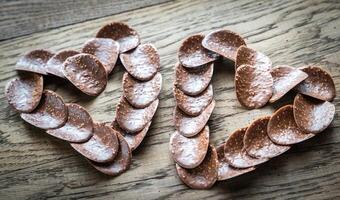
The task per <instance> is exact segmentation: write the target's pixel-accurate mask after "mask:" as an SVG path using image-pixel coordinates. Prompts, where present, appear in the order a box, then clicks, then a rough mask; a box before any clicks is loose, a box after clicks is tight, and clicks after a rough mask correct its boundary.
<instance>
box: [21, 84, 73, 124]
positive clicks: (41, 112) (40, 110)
mask: <svg viewBox="0 0 340 200" xmlns="http://www.w3.org/2000/svg"><path fill="white" fill-rule="evenodd" d="M67 116H68V111H67V107H66V105H65V104H64V101H63V99H62V98H61V97H60V96H59V95H58V94H56V93H54V92H52V91H49V90H45V91H44V92H43V95H42V97H41V100H40V103H39V105H38V106H37V107H36V108H35V109H34V110H33V111H32V112H31V113H21V114H20V117H21V118H22V119H23V120H25V121H26V122H28V123H30V124H32V125H33V126H36V127H38V128H41V129H53V128H59V127H61V126H63V125H64V124H65V123H66V121H67Z"/></svg>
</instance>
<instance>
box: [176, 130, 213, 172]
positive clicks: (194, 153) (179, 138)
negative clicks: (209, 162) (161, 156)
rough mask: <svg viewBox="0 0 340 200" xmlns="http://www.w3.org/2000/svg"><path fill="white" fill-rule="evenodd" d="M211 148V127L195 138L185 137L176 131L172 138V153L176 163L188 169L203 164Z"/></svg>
mask: <svg viewBox="0 0 340 200" xmlns="http://www.w3.org/2000/svg"><path fill="white" fill-rule="evenodd" d="M208 146H209V127H208V126H205V127H204V129H203V130H202V131H201V132H199V133H198V134H197V135H195V136H193V137H190V138H188V137H184V136H183V135H181V134H180V133H179V132H178V131H175V132H174V133H173V134H172V135H171V137H170V152H171V154H172V158H173V159H174V161H175V162H176V163H177V164H178V165H180V166H181V167H184V168H186V169H192V168H195V167H197V166H198V165H199V164H201V163H202V161H203V160H204V157H205V155H206V153H207V150H208Z"/></svg>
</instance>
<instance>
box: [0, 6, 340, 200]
mask: <svg viewBox="0 0 340 200" xmlns="http://www.w3.org/2000/svg"><path fill="white" fill-rule="evenodd" d="M1 4H9V2H6V1H5V3H4V2H1ZM98 6H99V5H98ZM88 7H89V6H88ZM137 7H138V6H137ZM93 8H94V11H95V10H96V5H93ZM11 9H15V6H13V7H11ZM20 9H21V10H22V8H20ZM88 12H89V13H86V15H88V16H94V15H95V14H94V13H91V12H92V11H90V10H89V11H88ZM113 13H114V12H113ZM3 14H4V13H2V11H1V15H3ZM107 14H109V12H106V14H104V15H107ZM71 16H72V15H71ZM63 17H64V18H65V19H66V18H67V17H68V16H67V15H65V16H63ZM78 17H79V16H78ZM96 17H100V15H96ZM90 18H91V17H90ZM44 20H47V22H48V24H53V23H54V22H53V21H51V20H52V19H49V18H45V19H44ZM70 20H71V19H70ZM114 20H118V21H123V22H127V23H128V24H130V25H131V26H132V27H134V28H135V29H136V30H137V31H138V32H139V34H140V35H141V38H142V41H143V42H151V43H153V44H155V46H156V47H157V48H158V50H159V53H160V55H161V64H162V68H161V73H162V74H163V90H162V92H161V95H160V107H159V109H158V112H157V114H156V116H155V118H154V122H153V124H152V126H151V129H150V131H149V133H148V135H147V137H146V139H145V141H144V142H143V144H142V146H141V147H140V148H139V150H137V151H136V152H134V156H133V164H132V166H131V169H130V170H129V171H127V172H126V173H124V174H122V175H120V176H118V177H115V178H112V177H107V176H104V175H102V174H100V173H99V172H97V171H96V170H95V169H93V168H92V167H91V166H90V165H88V163H87V162H86V161H85V159H84V158H82V157H81V156H79V155H78V154H77V153H76V152H75V151H73V150H72V148H71V147H70V146H69V145H68V144H67V143H65V142H63V141H60V140H58V139H55V138H52V137H51V136H48V135H47V134H45V133H44V132H43V131H41V130H39V129H37V128H34V127H32V126H30V125H28V124H26V123H24V122H23V121H22V120H21V119H20V117H19V115H18V114H17V113H16V112H14V111H13V110H12V109H11V108H10V107H9V105H8V104H7V103H6V100H5V97H4V93H3V89H4V86H5V84H6V82H7V81H8V80H10V79H11V78H13V77H15V76H16V72H15V71H14V70H13V67H14V64H15V62H16V61H17V60H18V58H19V56H20V55H22V54H23V53H25V52H27V51H29V50H32V49H35V48H48V49H51V50H53V51H58V50H61V49H69V48H72V49H79V48H80V47H81V45H82V44H83V43H84V41H86V40H87V39H88V38H90V37H93V36H94V35H95V32H96V31H97V30H98V29H99V28H100V27H101V26H103V25H104V24H105V23H108V22H111V21H114ZM20 21H21V20H20ZM9 22H10V23H11V25H8V23H9ZM21 22H22V21H21ZM21 22H20V23H21ZM30 22H31V23H32V26H37V25H36V24H34V19H33V21H30ZM75 22H77V20H75ZM1 23H2V24H6V23H7V25H8V26H10V27H12V28H11V29H9V30H11V31H14V32H9V33H8V32H6V30H5V29H6V27H4V26H0V27H1V32H2V33H1V35H2V34H3V33H4V32H6V34H5V36H3V35H2V36H1V37H2V38H7V37H8V34H9V35H13V36H18V35H22V34H26V33H30V32H32V31H36V29H30V28H29V29H26V30H23V29H16V28H13V27H15V23H16V21H15V20H14V21H11V20H10V19H6V18H3V19H2V20H1ZM60 25H62V23H59V24H58V26H60ZM51 27H53V26H51ZM222 27H225V28H229V29H231V30H233V31H236V32H238V33H240V34H241V35H242V36H244V37H245V38H246V41H247V42H248V44H249V46H251V47H253V48H256V49H258V50H260V51H262V52H264V53H266V54H267V55H268V56H270V57H271V58H272V61H273V63H274V64H275V65H278V64H290V65H293V66H296V67H299V66H303V65H305V64H311V63H316V64H322V65H324V66H325V67H326V69H327V70H328V71H329V72H330V73H331V74H332V76H333V78H334V81H335V84H336V87H337V93H338V94H340V89H339V88H340V2H339V1H337V0H334V1H326V0H320V1H305V0H297V1H288V0H287V1H273V2H270V1H265V0H263V1H251V0H241V1H231V0H230V1H222V0H215V1H211V0H203V1H190V0H186V1H175V2H168V3H164V4H159V5H154V6H150V7H145V8H141V9H137V10H133V11H127V12H123V13H120V14H116V15H112V16H108V17H104V18H100V19H96V20H88V21H85V22H82V23H75V24H72V25H67V26H62V27H59V28H55V29H51V30H45V31H42V32H38V33H33V34H30V35H26V36H22V37H17V38H13V39H8V40H3V41H1V42H0V52H1V53H0V62H1V67H0V79H1V82H0V88H1V93H0V98H1V101H0V102H1V104H0V143H1V145H0V199H47V198H48V199H70V198H74V199H80V198H86V199H91V198H93V199H112V198H114V199H163V198H171V199H204V198H212V199H229V198H231V199H273V198H276V199H336V198H340V133H339V132H340V119H339V114H338V113H339V109H340V105H339V102H340V101H339V100H340V99H339V97H337V98H336V99H335V100H334V103H335V104H336V116H335V119H334V122H333V123H332V125H331V127H330V128H328V129H327V130H326V131H324V132H323V133H321V134H320V135H318V136H317V137H314V138H313V139H310V140H309V141H306V142H304V143H302V144H299V145H295V146H294V147H293V148H292V149H291V150H289V151H288V152H287V153H285V154H284V155H282V156H279V157H277V158H275V159H273V160H271V161H270V162H268V163H266V164H264V165H263V166H261V167H259V168H258V169H257V170H256V171H255V172H252V173H249V174H247V175H244V176H241V177H238V178H235V179H232V180H230V181H225V182H219V183H217V184H215V186H214V187H213V188H212V189H211V190H206V191H196V190H191V189H189V188H187V187H186V186H185V185H183V184H182V183H181V182H180V180H179V179H178V177H177V175H176V172H175V168H174V164H173V162H172V160H171V158H170V157H169V151H168V142H169V134H170V133H171V132H172V131H173V130H174V127H173V124H172V111H173V108H174V99H173V96H172V82H173V79H174V65H175V63H176V60H177V58H176V51H177V49H178V47H179V44H180V42H181V40H182V39H183V38H185V37H186V36H188V35H190V34H194V33H198V32H203V33H208V32H209V31H211V30H214V29H218V28H222ZM4 30H5V31H4ZM16 31H19V33H16ZM122 74H123V68H122V67H121V66H118V67H117V68H116V69H115V70H114V72H113V74H112V75H111V76H110V81H109V84H108V86H107V88H106V90H105V91H104V92H103V93H102V94H101V95H100V96H99V97H97V98H89V97H86V96H85V95H82V94H80V93H79V92H77V90H75V89H74V88H73V87H72V86H70V84H68V83H67V82H65V81H61V80H59V79H52V78H49V79H48V80H47V86H46V87H47V88H49V89H52V90H54V91H56V92H57V93H59V94H61V95H62V96H63V97H64V98H65V101H67V102H77V103H79V104H81V105H83V106H85V107H86V108H88V110H89V112H90V113H91V114H92V116H93V118H94V119H95V120H97V121H111V120H112V119H113V118H114V109H115V105H116V104H117V102H118V99H119V97H120V95H121V93H122V91H121V83H120V81H121V78H122ZM233 75H234V71H233V67H232V66H231V65H228V64H219V65H217V66H216V67H215V75H214V78H213V85H214V91H215V99H216V100H217V105H216V108H215V111H214V113H213V115H212V117H211V120H210V121H209V125H210V128H211V143H213V144H220V143H221V142H222V141H223V140H224V139H225V138H226V137H227V136H228V134H230V133H231V132H232V131H233V130H235V129H237V128H240V127H244V126H246V125H247V124H249V123H250V122H251V121H252V120H254V119H255V118H257V117H259V116H263V115H265V114H270V113H272V112H273V110H275V109H276V108H278V107H279V106H281V105H283V104H287V103H289V102H291V100H292V98H293V95H290V96H288V97H287V98H285V99H284V100H282V101H280V102H278V103H276V104H274V105H268V106H266V107H265V108H263V109H258V110H251V111H249V110H245V109H244V108H242V107H241V106H240V104H239V103H238V102H237V100H236V97H235V92H234V84H233Z"/></svg>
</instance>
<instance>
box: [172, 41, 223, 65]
mask: <svg viewBox="0 0 340 200" xmlns="http://www.w3.org/2000/svg"><path fill="white" fill-rule="evenodd" d="M203 38H204V35H202V34H196V35H192V36H190V37H188V38H186V39H185V40H184V41H183V42H182V44H181V46H180V47H179V50H178V59H179V61H180V62H181V64H182V65H183V66H185V67H188V68H195V67H199V66H201V65H204V64H207V63H209V62H213V61H215V60H216V59H217V58H218V55H217V54H215V53H214V52H212V51H209V50H207V49H206V48H204V47H203V46H202V40H203Z"/></svg>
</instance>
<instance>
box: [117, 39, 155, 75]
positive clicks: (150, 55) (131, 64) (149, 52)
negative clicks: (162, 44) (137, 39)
mask: <svg viewBox="0 0 340 200" xmlns="http://www.w3.org/2000/svg"><path fill="white" fill-rule="evenodd" d="M119 57H120V60H121V62H122V64H123V65H124V67H125V69H126V71H127V72H129V74H131V76H133V77H134V78H136V79H138V80H141V81H147V80H150V79H152V77H153V76H155V74H156V73H157V72H158V71H159V68H160V59H159V54H158V52H157V49H156V47H154V46H153V45H152V44H141V45H139V46H138V47H137V48H136V49H134V50H133V51H129V52H126V53H122V54H120V56H119Z"/></svg>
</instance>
